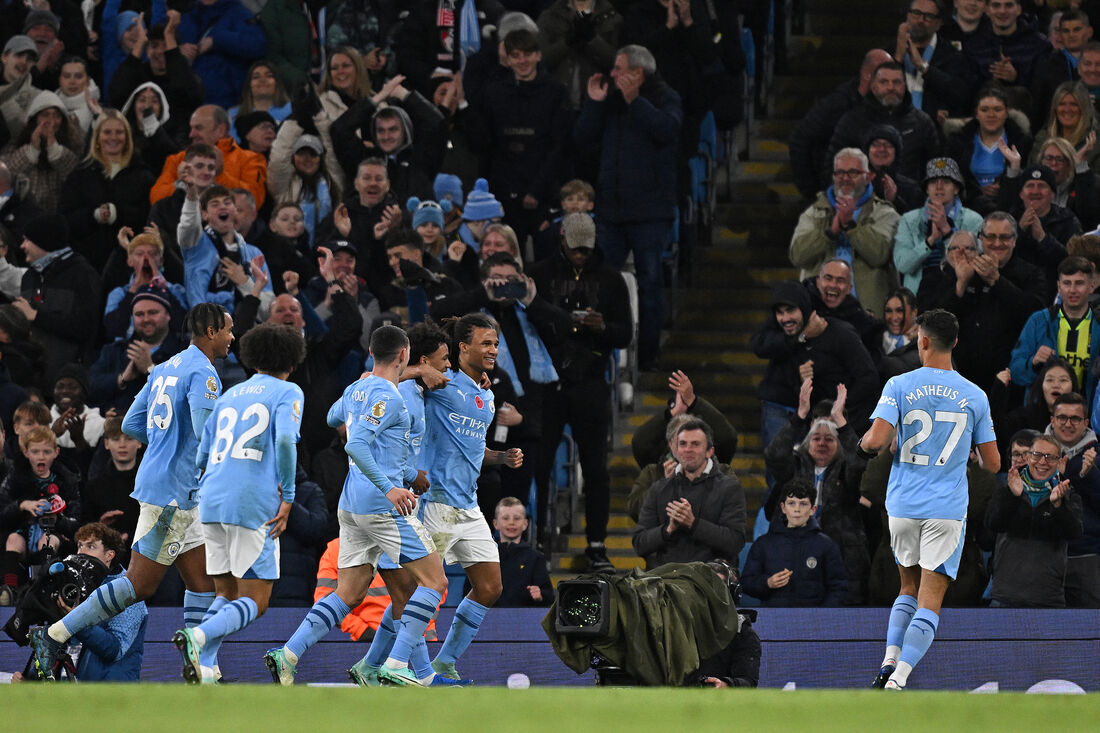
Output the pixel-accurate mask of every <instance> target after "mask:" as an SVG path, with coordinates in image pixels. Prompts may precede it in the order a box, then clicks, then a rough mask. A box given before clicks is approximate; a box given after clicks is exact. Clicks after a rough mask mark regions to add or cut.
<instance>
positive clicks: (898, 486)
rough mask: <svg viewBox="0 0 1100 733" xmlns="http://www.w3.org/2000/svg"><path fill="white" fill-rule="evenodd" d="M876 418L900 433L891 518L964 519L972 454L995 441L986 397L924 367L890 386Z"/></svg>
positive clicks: (890, 490)
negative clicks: (968, 463)
mask: <svg viewBox="0 0 1100 733" xmlns="http://www.w3.org/2000/svg"><path fill="white" fill-rule="evenodd" d="M875 418H881V419H883V420H885V421H886V422H888V423H890V424H891V425H893V426H895V427H896V428H897V445H898V450H897V452H896V453H895V454H894V462H893V464H892V466H891V469H890V482H889V484H887V491H886V511H887V513H889V515H890V516H891V517H899V518H907V519H966V506H967V500H968V493H967V481H966V464H967V461H968V459H969V456H970V448H971V446H972V445H980V444H982V443H990V442H993V441H995V440H996V439H997V436H996V435H995V434H994V432H993V420H992V418H991V417H990V414H989V400H988V399H987V398H986V396H985V392H982V390H981V389H979V388H978V387H977V385H975V384H973V383H972V382H969V381H967V380H966V379H964V378H963V377H962V376H960V375H959V373H958V372H955V371H944V370H942V369H933V368H931V367H922V368H920V369H916V370H914V371H911V372H907V373H906V374H901V375H899V376H896V377H893V378H892V379H891V380H890V381H888V382H887V383H886V386H885V387H884V388H883V390H882V397H881V398H879V401H878V405H877V406H876V407H875V411H874V412H873V413H872V414H871V419H872V420H874V419H875Z"/></svg>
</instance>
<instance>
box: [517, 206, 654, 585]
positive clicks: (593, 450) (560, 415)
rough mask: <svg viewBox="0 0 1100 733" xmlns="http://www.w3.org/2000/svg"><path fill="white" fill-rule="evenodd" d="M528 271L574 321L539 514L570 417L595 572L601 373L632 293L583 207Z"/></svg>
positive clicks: (602, 508) (606, 495)
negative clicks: (550, 251)
mask: <svg viewBox="0 0 1100 733" xmlns="http://www.w3.org/2000/svg"><path fill="white" fill-rule="evenodd" d="M528 274H529V275H530V276H531V279H532V280H533V281H534V282H535V285H536V286H537V288H538V290H539V292H541V293H542V294H543V297H545V298H546V299H548V300H549V301H550V302H551V303H553V304H554V305H556V306H558V307H559V308H561V309H562V310H565V311H568V312H570V313H571V314H572V317H573V327H572V329H571V332H570V333H569V334H568V335H567V336H566V337H565V339H564V341H563V343H562V345H561V352H560V353H559V355H558V359H557V362H558V364H559V368H558V376H559V377H560V379H559V381H558V383H557V384H556V385H553V386H551V388H550V391H549V393H548V394H547V395H546V397H545V401H544V405H545V407H544V409H543V415H542V420H543V430H542V444H541V445H540V446H539V452H538V458H537V460H538V462H539V464H538V465H537V466H536V467H535V483H536V485H537V486H538V497H539V498H538V516H539V517H540V518H546V517H547V516H548V515H549V508H550V504H549V496H550V495H549V482H550V472H551V471H552V470H553V462H554V456H555V455H556V454H557V447H558V443H559V442H560V441H561V434H562V430H563V429H564V427H565V425H566V424H567V423H568V424H569V426H570V427H571V428H572V431H573V439H574V440H575V441H576V443H577V447H578V450H579V451H580V463H581V470H582V471H583V475H584V486H585V514H586V518H587V522H586V524H585V535H586V537H587V539H588V548H587V549H586V551H585V554H586V556H587V559H588V563H589V570H590V571H592V572H599V571H600V570H606V569H608V567H607V566H608V563H607V553H606V551H605V550H604V547H603V542H604V539H605V538H606V535H607V521H608V516H609V512H610V501H611V479H610V476H609V475H608V472H607V435H608V433H609V431H610V429H611V385H610V384H608V382H607V377H606V373H607V369H608V365H609V363H610V360H611V356H612V353H613V351H614V350H615V349H624V348H626V347H627V346H628V345H629V344H630V340H631V336H632V325H633V323H632V318H631V313H630V299H629V297H628V295H627V291H626V284H625V283H624V282H623V278H622V275H620V274H619V273H618V272H617V271H615V270H613V269H612V268H610V267H608V266H606V265H605V264H603V253H602V251H601V250H600V249H599V248H598V247H597V241H596V225H595V224H594V223H593V221H592V218H591V217H590V216H588V215H587V214H580V213H577V214H570V215H569V216H567V217H566V218H565V219H564V221H563V223H562V235H561V249H560V251H559V252H558V254H556V255H554V256H552V257H550V258H549V259H545V260H541V261H539V262H536V263H535V264H534V265H532V266H531V268H530V269H529V270H528ZM540 522H542V520H541V519H540ZM545 526H546V525H545V523H543V527H545ZM540 544H542V543H540ZM600 566H602V567H600Z"/></svg>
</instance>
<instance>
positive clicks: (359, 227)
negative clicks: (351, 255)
mask: <svg viewBox="0 0 1100 733" xmlns="http://www.w3.org/2000/svg"><path fill="white" fill-rule="evenodd" d="M344 204H345V205H346V206H347V207H348V217H349V218H350V219H351V232H350V233H349V234H348V241H349V242H351V243H352V244H354V245H355V249H356V250H357V256H356V258H355V274H356V275H358V276H359V277H361V278H363V279H364V280H366V281H367V288H368V289H369V290H370V291H371V293H374V294H375V295H378V293H380V292H381V291H382V288H383V287H384V286H385V285H387V284H389V282H390V281H391V280H393V269H392V268H391V267H390V263H389V260H388V259H387V257H386V245H385V243H384V242H382V241H381V240H378V239H375V238H374V225H375V224H377V223H378V222H380V221H381V220H382V213H383V212H384V211H385V210H386V208H387V207H389V206H398V207H400V208H402V209H403V208H404V207H405V202H404V201H398V200H397V196H396V195H395V194H394V193H393V191H392V190H391V191H389V192H388V193H387V194H386V195H385V196H383V197H382V200H381V201H379V202H378V203H377V204H375V205H374V206H364V205H363V204H361V203H359V195H358V194H356V193H352V194H350V195H349V196H347V197H345V198H344ZM336 236H339V235H338V234H337V235H336ZM322 241H323V240H322Z"/></svg>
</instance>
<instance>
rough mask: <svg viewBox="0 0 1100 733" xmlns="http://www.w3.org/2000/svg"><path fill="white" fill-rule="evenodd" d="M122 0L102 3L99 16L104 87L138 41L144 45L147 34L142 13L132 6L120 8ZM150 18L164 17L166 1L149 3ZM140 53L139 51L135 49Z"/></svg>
mask: <svg viewBox="0 0 1100 733" xmlns="http://www.w3.org/2000/svg"><path fill="white" fill-rule="evenodd" d="M121 7H122V0H107V2H106V3H104V5H103V15H102V16H101V19H100V27H99V30H100V43H99V54H100V59H101V60H102V63H103V78H102V82H103V88H104V89H107V88H109V87H110V85H111V78H112V77H113V76H114V75H115V71H116V70H117V69H118V67H119V65H120V64H121V63H122V62H123V60H124V59H126V57H127V56H130V55H132V54H133V50H134V47H135V46H137V45H138V44H139V43H140V44H141V45H142V46H144V45H145V43H144V42H145V39H146V38H147V37H148V34H147V32H146V27H145V13H137V12H135V11H133V10H121V11H120V9H121ZM152 10H153V14H152V22H154V23H159V22H160V21H162V20H164V18H165V13H166V11H167V3H166V2H164V0H155V2H153V3H152ZM138 55H139V56H140V55H141V51H140V50H139V51H138Z"/></svg>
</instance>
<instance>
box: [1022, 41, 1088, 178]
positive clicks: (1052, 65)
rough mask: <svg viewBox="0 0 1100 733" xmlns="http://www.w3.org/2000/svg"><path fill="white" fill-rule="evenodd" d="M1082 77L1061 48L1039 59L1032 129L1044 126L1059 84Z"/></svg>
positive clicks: (1033, 94) (1034, 88)
mask: <svg viewBox="0 0 1100 733" xmlns="http://www.w3.org/2000/svg"><path fill="white" fill-rule="evenodd" d="M1080 78H1081V75H1080V74H1078V73H1077V67H1076V66H1073V65H1072V64H1071V63H1070V62H1069V59H1067V58H1066V54H1065V52H1064V51H1063V50H1062V49H1060V48H1057V49H1055V50H1054V51H1052V52H1051V53H1050V54H1049V55H1048V56H1047V57H1046V58H1044V59H1042V60H1041V61H1039V63H1038V65H1037V68H1036V69H1035V76H1034V79H1033V80H1032V82H1031V110H1029V114H1028V117H1029V119H1030V120H1031V129H1033V130H1038V129H1039V128H1040V127H1042V126H1043V122H1045V121H1046V119H1047V116H1048V115H1049V114H1050V102H1051V99H1053V98H1054V90H1055V89H1057V88H1058V85H1059V84H1062V83H1063V82H1067V81H1077V80H1078V79H1080ZM1024 160H1027V158H1024Z"/></svg>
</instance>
